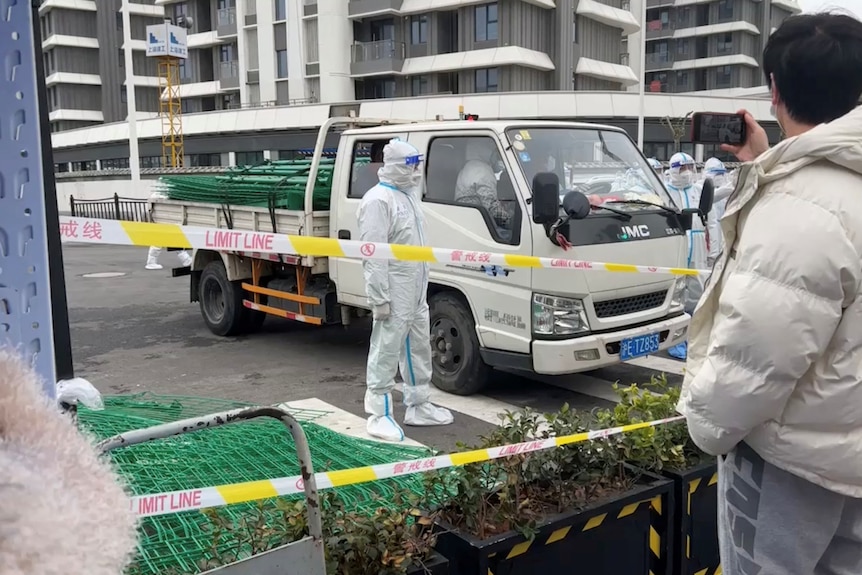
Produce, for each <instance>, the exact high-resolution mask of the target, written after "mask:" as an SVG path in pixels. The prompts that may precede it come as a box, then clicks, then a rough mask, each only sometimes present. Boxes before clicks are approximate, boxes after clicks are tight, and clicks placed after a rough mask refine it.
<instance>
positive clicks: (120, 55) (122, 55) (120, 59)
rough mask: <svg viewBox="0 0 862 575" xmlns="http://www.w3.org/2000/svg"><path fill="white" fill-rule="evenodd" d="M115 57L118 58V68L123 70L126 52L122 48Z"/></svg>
mask: <svg viewBox="0 0 862 575" xmlns="http://www.w3.org/2000/svg"><path fill="white" fill-rule="evenodd" d="M117 56H119V61H120V68H125V67H126V51H125V50H123V49H122V48H120V49H119V50H118V51H117Z"/></svg>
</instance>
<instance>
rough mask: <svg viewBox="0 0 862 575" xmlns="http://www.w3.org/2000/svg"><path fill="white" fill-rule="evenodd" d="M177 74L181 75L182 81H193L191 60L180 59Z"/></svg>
mask: <svg viewBox="0 0 862 575" xmlns="http://www.w3.org/2000/svg"><path fill="white" fill-rule="evenodd" d="M177 72H178V73H179V75H180V78H181V79H183V80H191V79H192V63H191V62H189V60H188V59H186V58H179V63H178V64H177Z"/></svg>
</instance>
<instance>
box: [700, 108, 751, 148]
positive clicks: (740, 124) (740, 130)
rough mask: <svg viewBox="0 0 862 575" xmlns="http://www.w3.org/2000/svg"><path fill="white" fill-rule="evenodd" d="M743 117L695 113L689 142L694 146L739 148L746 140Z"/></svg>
mask: <svg viewBox="0 0 862 575" xmlns="http://www.w3.org/2000/svg"><path fill="white" fill-rule="evenodd" d="M745 128H746V124H745V116H743V115H741V114H719V113H716V112H697V113H695V114H694V115H693V116H692V118H691V141H692V142H694V143H695V144H728V145H731V146H740V145H742V144H744V143H745V139H746V129H745Z"/></svg>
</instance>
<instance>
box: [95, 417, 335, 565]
mask: <svg viewBox="0 0 862 575" xmlns="http://www.w3.org/2000/svg"><path fill="white" fill-rule="evenodd" d="M258 417H271V418H274V419H278V420H279V421H281V422H282V423H283V424H284V426H285V427H287V429H288V431H289V432H290V435H291V436H292V437H293V441H294V444H295V446H296V455H297V458H298V459H299V469H300V474H301V475H302V478H303V488H304V491H305V500H306V508H307V510H308V533H309V535H308V536H307V537H305V538H303V539H300V540H299V541H294V542H292V543H288V544H287V545H283V546H281V547H278V548H276V549H273V550H271V551H268V552H266V553H262V554H260V555H255V556H253V557H249V558H248V559H245V560H243V561H239V562H237V563H232V564H230V565H225V566H224V567H218V568H216V569H212V570H210V571H207V572H206V574H209V573H212V574H214V575H215V574H217V575H240V574H245V575H280V574H285V573H289V572H291V573H292V572H295V573H303V575H326V559H325V555H324V550H323V545H324V543H323V523H322V519H321V517H322V515H321V513H322V511H321V509H320V497H319V495H318V491H317V482H316V480H315V478H314V468H313V466H312V463H311V450H310V449H309V447H308V439H307V438H306V437H305V432H304V431H303V430H302V427H301V426H300V425H299V423H298V422H297V421H296V419H294V417H293V416H292V415H291V414H290V412H289V411H287V410H286V409H284V408H281V407H275V406H273V407H246V408H242V409H236V410H232V411H226V412H222V413H213V414H211V415H205V416H202V417H193V418H190V419H181V420H179V421H174V422H171V423H163V424H161V425H155V426H153V427H147V428H144V429H135V430H132V431H127V432H125V433H121V434H119V435H115V436H114V437H109V438H107V439H105V440H103V441H101V442H100V443H98V444H97V445H96V449H98V450H99V451H100V452H102V453H108V452H109V451H112V450H114V449H119V448H122V447H130V446H133V445H139V444H142V443H146V442H148V441H155V440H158V439H164V438H167V437H173V436H176V435H182V434H184V433H193V432H195V431H200V430H202V429H211V428H214V427H220V426H222V425H227V424H229V423H237V422H243V421H248V420H251V419H255V418H258ZM206 574H203V575H206Z"/></svg>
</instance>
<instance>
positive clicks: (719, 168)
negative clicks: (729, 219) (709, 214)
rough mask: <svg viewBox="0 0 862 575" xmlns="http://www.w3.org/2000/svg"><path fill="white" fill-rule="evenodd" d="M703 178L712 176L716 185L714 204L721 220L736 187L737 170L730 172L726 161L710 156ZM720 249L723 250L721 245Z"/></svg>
mask: <svg viewBox="0 0 862 575" xmlns="http://www.w3.org/2000/svg"><path fill="white" fill-rule="evenodd" d="M703 178H704V179H706V178H710V179H711V180H712V183H713V185H714V186H715V199H714V200H713V203H712V206H713V209H714V210H715V219H716V220H721V217H722V216H723V215H724V208H725V206H726V205H727V198H729V197H730V194H732V193H733V189H734V188H735V187H736V171H735V170H734V171H732V172H728V171H727V168H726V167H725V166H724V162H722V161H721V160H719V159H718V158H710V159H708V160H707V161H706V163H705V164H704V165H703ZM719 239H721V237H719ZM718 251H719V252H721V248H720V247H719V250H718Z"/></svg>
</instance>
